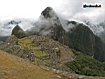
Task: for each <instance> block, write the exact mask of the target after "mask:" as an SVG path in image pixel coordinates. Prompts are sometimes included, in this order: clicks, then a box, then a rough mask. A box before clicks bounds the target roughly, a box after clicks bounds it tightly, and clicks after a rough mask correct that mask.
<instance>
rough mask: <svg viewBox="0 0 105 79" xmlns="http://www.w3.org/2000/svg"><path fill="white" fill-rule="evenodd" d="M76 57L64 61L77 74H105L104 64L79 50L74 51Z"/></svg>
mask: <svg viewBox="0 0 105 79" xmlns="http://www.w3.org/2000/svg"><path fill="white" fill-rule="evenodd" d="M75 54H76V55H77V57H76V59H75V60H74V61H72V62H68V63H66V65H67V67H69V68H70V69H72V70H73V71H75V72H76V73H77V74H81V75H88V76H105V72H104V64H103V63H102V62H100V61H98V60H96V59H94V58H92V57H90V56H88V55H85V54H83V53H81V52H76V51H75Z"/></svg>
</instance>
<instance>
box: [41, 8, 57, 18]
mask: <svg viewBox="0 0 105 79" xmlns="http://www.w3.org/2000/svg"><path fill="white" fill-rule="evenodd" d="M41 15H43V16H44V17H45V18H52V17H57V15H56V13H55V12H54V10H53V8H52V7H47V8H45V9H44V10H43V11H42V13H41Z"/></svg>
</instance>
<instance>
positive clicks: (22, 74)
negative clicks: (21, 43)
mask: <svg viewBox="0 0 105 79" xmlns="http://www.w3.org/2000/svg"><path fill="white" fill-rule="evenodd" d="M0 56H1V57H0V79H59V78H57V75H56V74H54V73H52V72H50V71H46V70H42V69H40V68H39V67H37V66H35V65H33V64H31V63H30V62H29V61H27V60H24V59H21V58H19V57H16V56H13V55H10V54H8V53H6V52H3V51H1V50H0ZM61 79H62V78H61Z"/></svg>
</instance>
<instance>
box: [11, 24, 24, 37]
mask: <svg viewBox="0 0 105 79" xmlns="http://www.w3.org/2000/svg"><path fill="white" fill-rule="evenodd" d="M12 35H15V36H16V37H18V38H22V37H25V36H26V34H25V32H24V31H23V29H22V28H21V27H20V26H19V25H16V26H15V27H14V28H13V30H12Z"/></svg>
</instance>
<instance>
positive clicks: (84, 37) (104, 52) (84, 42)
mask: <svg viewBox="0 0 105 79" xmlns="http://www.w3.org/2000/svg"><path fill="white" fill-rule="evenodd" d="M69 24H73V25H74V26H75V27H74V28H71V29H69V31H68V35H69V37H70V38H71V40H72V43H73V48H74V49H75V50H77V51H81V52H83V53H85V54H87V55H90V56H92V57H94V58H96V59H98V60H100V61H105V44H104V43H103V42H102V40H101V39H100V38H99V37H98V36H96V35H94V34H93V32H92V31H91V30H90V29H89V28H88V27H87V26H85V25H84V24H80V23H76V22H75V24H74V21H73V22H72V21H71V22H69Z"/></svg>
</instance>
